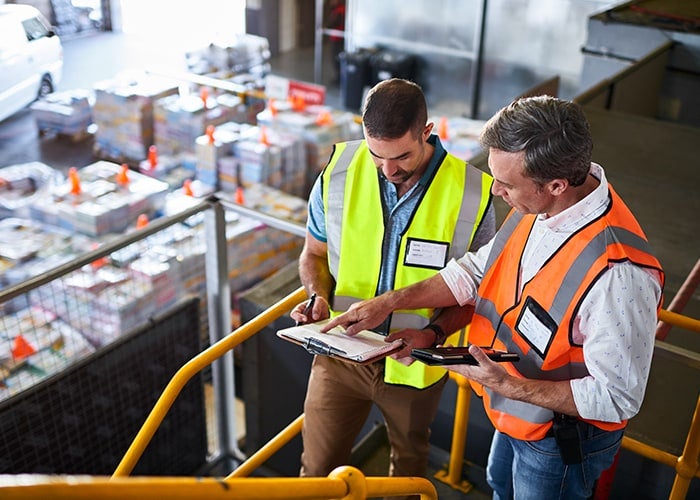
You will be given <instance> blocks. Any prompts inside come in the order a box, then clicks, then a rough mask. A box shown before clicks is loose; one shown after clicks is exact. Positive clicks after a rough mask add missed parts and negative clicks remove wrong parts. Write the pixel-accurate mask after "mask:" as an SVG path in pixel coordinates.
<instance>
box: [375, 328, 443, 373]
mask: <svg viewBox="0 0 700 500" xmlns="http://www.w3.org/2000/svg"><path fill="white" fill-rule="evenodd" d="M397 339H401V340H403V348H401V350H400V351H396V352H394V353H392V354H390V357H391V358H392V359H395V360H396V361H398V362H399V363H401V364H404V365H406V366H409V365H411V364H412V363H413V362H414V361H415V359H413V358H412V357H411V349H420V348H423V347H432V346H433V344H434V342H435V332H433V331H432V330H414V329H410V328H407V329H404V330H399V331H397V332H394V333H391V334H389V335H387V336H386V341H387V342H393V341H394V340H397Z"/></svg>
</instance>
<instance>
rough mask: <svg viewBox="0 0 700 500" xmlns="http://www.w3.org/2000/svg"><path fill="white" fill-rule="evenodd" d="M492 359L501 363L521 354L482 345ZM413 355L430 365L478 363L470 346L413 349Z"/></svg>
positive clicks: (518, 357) (516, 359)
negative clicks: (470, 350)
mask: <svg viewBox="0 0 700 500" xmlns="http://www.w3.org/2000/svg"><path fill="white" fill-rule="evenodd" d="M481 350H482V351H484V352H485V353H486V355H487V356H488V357H489V359H490V360H491V361H496V362H499V363H505V362H512V361H518V360H519V359H520V356H518V355H517V354H516V353H514V352H506V351H497V350H495V349H491V348H487V347H482V348H481ZM411 357H412V358H414V359H417V360H419V361H422V362H423V363H425V364H428V365H476V364H478V363H477V361H476V360H475V359H474V356H472V355H471V354H470V353H469V348H468V347H428V348H423V349H411Z"/></svg>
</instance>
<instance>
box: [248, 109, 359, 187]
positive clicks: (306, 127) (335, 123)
mask: <svg viewBox="0 0 700 500" xmlns="http://www.w3.org/2000/svg"><path fill="white" fill-rule="evenodd" d="M295 108H296V109H295ZM258 123H259V125H261V126H262V125H265V126H267V127H269V128H271V129H273V130H278V131H286V132H288V133H294V134H298V135H299V136H300V137H301V138H302V139H303V141H304V143H305V145H306V160H307V167H306V168H307V170H306V176H305V177H306V182H305V187H304V189H303V192H302V193H301V194H302V195H307V194H308V191H309V189H310V187H311V184H312V183H313V181H314V180H315V179H316V177H317V176H318V174H319V173H320V172H321V170H322V169H323V167H324V166H325V165H326V163H327V162H328V158H329V157H330V154H331V152H332V150H333V145H334V144H335V143H337V142H342V141H348V140H353V139H361V138H362V129H361V127H360V126H359V125H358V124H357V123H356V121H355V116H354V115H353V114H352V113H349V112H344V111H337V110H333V109H331V108H329V107H327V106H319V105H314V106H303V105H301V106H299V105H293V104H292V103H283V104H277V105H275V106H273V107H270V106H268V107H267V108H266V109H265V110H263V111H262V112H261V113H259V114H258Z"/></svg>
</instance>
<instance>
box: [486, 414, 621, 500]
mask: <svg viewBox="0 0 700 500" xmlns="http://www.w3.org/2000/svg"><path fill="white" fill-rule="evenodd" d="M623 432H624V430H623V429H621V430H618V431H612V432H610V431H604V430H601V429H599V428H597V427H595V426H592V425H588V424H583V425H582V427H581V439H582V442H581V446H582V449H583V462H582V463H580V464H577V465H564V462H562V460H561V456H560V455H559V448H558V447H557V443H556V441H555V440H554V437H546V438H544V439H540V440H539V441H521V440H519V439H514V438H511V437H509V436H507V435H505V434H502V433H500V432H498V431H496V433H495V434H494V436H493V441H492V442H491V451H490V453H489V460H488V466H487V468H486V479H487V481H488V483H489V485H490V486H491V488H493V498H494V499H495V500H508V499H515V500H544V499H547V500H551V499H556V498H560V499H567V500H568V499H578V498H581V499H588V498H591V496H592V495H593V488H594V486H595V482H596V480H597V479H598V477H600V474H601V473H602V472H603V471H604V470H606V469H607V468H609V467H610V466H611V465H612V463H613V460H614V459H615V454H616V453H617V450H618V449H619V448H620V444H621V442H622V434H623Z"/></svg>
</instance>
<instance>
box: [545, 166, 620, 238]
mask: <svg viewBox="0 0 700 500" xmlns="http://www.w3.org/2000/svg"><path fill="white" fill-rule="evenodd" d="M589 175H592V176H593V177H595V178H596V179H598V180H599V181H600V184H598V186H597V187H596V188H595V189H594V190H593V191H591V192H590V193H589V194H588V195H587V196H586V197H585V198H583V199H582V200H581V201H579V202H578V203H576V204H574V205H572V206H570V207H569V208H567V209H566V210H564V211H562V212H560V213H558V214H557V215H555V216H553V217H545V215H544V214H538V216H537V220H538V223H539V224H543V225H544V226H546V227H547V228H548V229H550V230H552V231H562V232H568V231H573V230H575V229H577V228H579V227H581V226H583V225H584V224H587V223H588V222H590V221H591V220H593V219H594V218H595V217H597V216H599V215H600V214H601V213H602V212H603V211H604V210H605V209H606V208H607V206H608V203H609V198H608V180H607V178H606V177H605V171H604V170H603V167H601V166H600V165H598V164H597V163H591V169H590V171H589Z"/></svg>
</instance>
